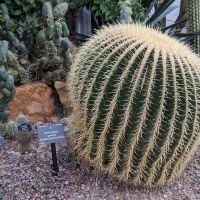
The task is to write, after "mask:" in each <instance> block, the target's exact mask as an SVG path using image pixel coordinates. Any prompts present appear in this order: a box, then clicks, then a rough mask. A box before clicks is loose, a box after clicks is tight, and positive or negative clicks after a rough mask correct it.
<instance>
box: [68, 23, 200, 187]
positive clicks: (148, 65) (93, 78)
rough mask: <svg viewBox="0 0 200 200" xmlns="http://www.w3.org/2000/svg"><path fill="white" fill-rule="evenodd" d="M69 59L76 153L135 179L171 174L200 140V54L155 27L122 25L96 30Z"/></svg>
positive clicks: (145, 181)
mask: <svg viewBox="0 0 200 200" xmlns="http://www.w3.org/2000/svg"><path fill="white" fill-rule="evenodd" d="M74 60H75V62H74V64H73V65H72V71H71V80H70V83H69V84H70V85H69V88H70V93H71V102H72V103H73V107H74V115H73V117H72V121H71V122H70V126H71V129H72V133H71V134H72V135H71V136H72V137H73V138H74V141H75V148H76V150H77V153H78V157H79V158H80V159H81V160H82V161H83V162H85V163H87V164H89V165H93V166H94V167H95V169H96V170H97V171H98V172H106V173H108V174H109V175H110V176H113V177H117V178H118V179H119V180H123V181H128V182H130V183H132V184H134V185H147V186H151V185H152V184H158V185H162V184H165V183H169V182H171V181H173V180H174V179H175V178H176V177H177V176H178V175H179V174H180V173H181V172H182V171H183V169H184V167H185V166H186V164H187V162H188V160H189V159H190V158H191V155H192V154H193V153H194V151H195V150H196V148H197V145H198V144H199V139H200V135H199V127H200V120H199V117H200V113H199V106H200V102H199V99H200V75H199V69H200V64H199V63H200V60H199V58H198V57H197V56H196V55H195V54H194V53H192V51H191V50H190V49H189V48H188V47H187V46H185V45H183V44H182V43H180V42H179V41H177V40H176V39H174V38H170V37H168V36H167V35H164V34H162V33H160V32H159V31H157V30H153V29H150V28H146V27H144V26H143V25H139V24H129V25H123V24H119V25H115V26H109V27H106V28H104V29H102V30H100V31H98V32H97V34H96V35H95V36H94V37H93V38H91V39H90V40H89V41H88V42H86V43H85V44H84V45H83V47H82V48H81V50H80V51H79V53H78V54H77V55H76V56H75V59H74Z"/></svg>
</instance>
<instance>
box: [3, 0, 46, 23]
mask: <svg viewBox="0 0 200 200" xmlns="http://www.w3.org/2000/svg"><path fill="white" fill-rule="evenodd" d="M44 2H45V0H3V3H5V4H6V6H7V7H8V10H9V12H10V16H11V18H13V19H16V20H19V19H25V17H26V15H32V14H33V13H34V12H35V11H36V10H38V9H39V8H41V6H42V4H43V3H44Z"/></svg>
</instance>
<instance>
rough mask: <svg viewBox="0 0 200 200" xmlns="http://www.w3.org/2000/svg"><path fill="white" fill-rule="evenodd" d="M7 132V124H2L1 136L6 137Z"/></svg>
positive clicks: (0, 128)
mask: <svg viewBox="0 0 200 200" xmlns="http://www.w3.org/2000/svg"><path fill="white" fill-rule="evenodd" d="M5 132H6V123H1V122H0V135H3V136H4V135H5Z"/></svg>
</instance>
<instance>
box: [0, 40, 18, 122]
mask: <svg viewBox="0 0 200 200" xmlns="http://www.w3.org/2000/svg"><path fill="white" fill-rule="evenodd" d="M1 43H2V42H0V46H1ZM0 48H1V47H0ZM0 51H1V49H0ZM2 56H3V54H0V57H2ZM4 58H5V57H4ZM14 96H15V86H14V78H13V76H12V75H9V74H8V73H7V72H6V71H5V69H4V68H3V67H0V122H6V121H7V120H8V117H9V108H8V103H9V102H10V101H11V100H12V99H13V98H14Z"/></svg>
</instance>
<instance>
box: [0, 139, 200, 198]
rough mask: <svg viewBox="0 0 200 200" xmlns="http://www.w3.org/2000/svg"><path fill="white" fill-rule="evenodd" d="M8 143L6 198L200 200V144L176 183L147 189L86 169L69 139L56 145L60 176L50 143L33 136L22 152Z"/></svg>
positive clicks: (2, 166) (2, 161) (2, 184)
mask: <svg viewBox="0 0 200 200" xmlns="http://www.w3.org/2000/svg"><path fill="white" fill-rule="evenodd" d="M6 143H7V144H6V147H5V148H1V149H0V199H1V196H3V198H2V199H3V200H26V199H27V200H28V199H30V200H40V199H41V200H42V199H44V200H57V199H58V200H65V199H67V200H72V199H73V200H76V199H81V200H87V199H89V200H112V199H119V200H200V148H199V149H198V151H197V152H196V154H195V157H194V158H193V159H192V161H191V162H190V163H189V165H188V166H187V168H186V169H185V171H184V173H183V174H182V176H181V177H180V178H179V179H178V180H177V181H176V182H175V183H174V184H172V185H170V186H165V187H161V188H149V189H146V188H142V187H133V186H130V185H129V186H127V185H126V184H124V183H120V182H118V181H113V180H109V179H108V178H107V177H105V176H100V177H97V176H95V175H94V173H93V171H92V169H90V170H88V171H85V170H84V169H83V168H81V166H80V165H79V164H78V163H77V162H76V161H75V159H74V158H73V156H72V155H68V156H67V152H68V150H67V146H66V143H59V144H57V145H56V147H57V156H58V160H59V169H60V172H59V174H58V176H53V175H52V170H51V167H50V166H51V162H52V159H51V150H50V145H46V146H39V144H38V140H37V138H34V139H33V140H32V142H31V145H32V146H31V151H30V153H27V154H25V155H21V154H20V148H19V145H18V143H17V142H16V141H10V140H6Z"/></svg>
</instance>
